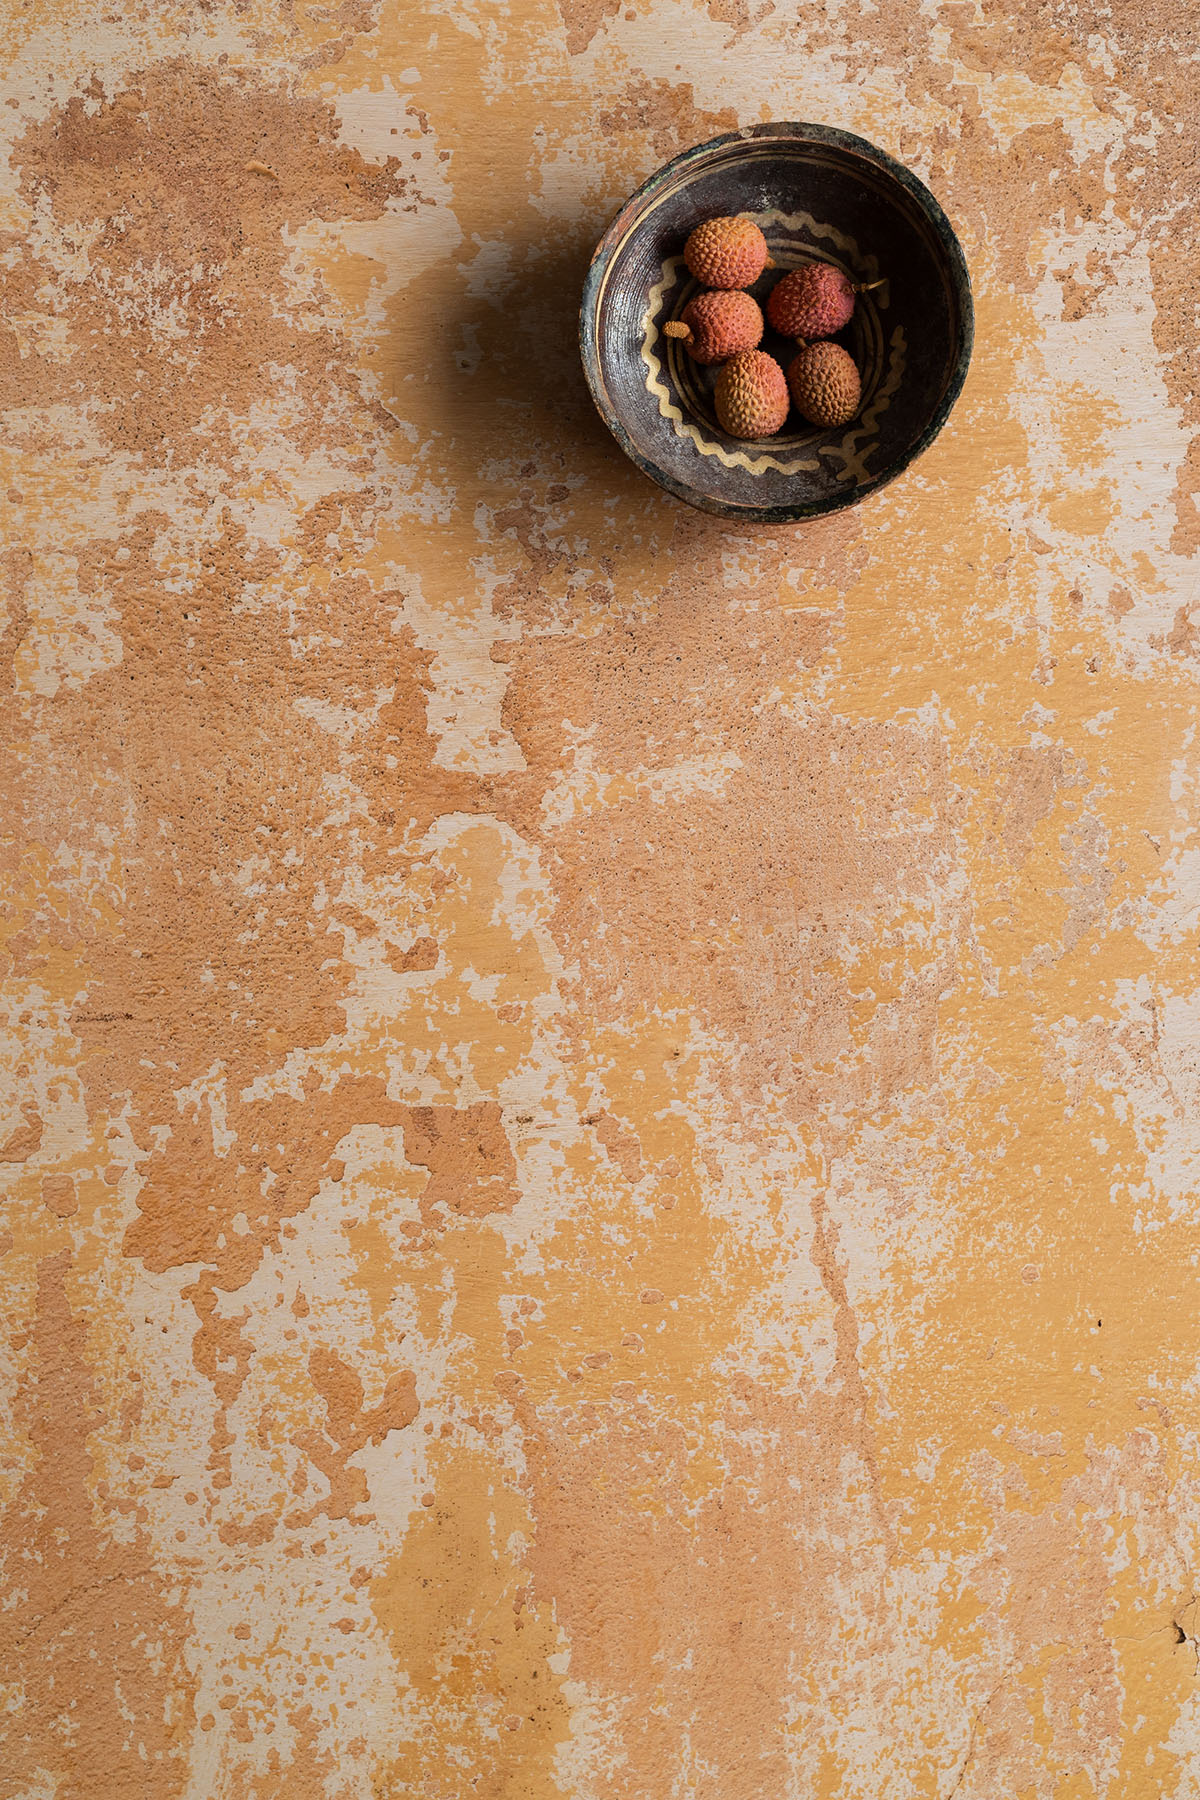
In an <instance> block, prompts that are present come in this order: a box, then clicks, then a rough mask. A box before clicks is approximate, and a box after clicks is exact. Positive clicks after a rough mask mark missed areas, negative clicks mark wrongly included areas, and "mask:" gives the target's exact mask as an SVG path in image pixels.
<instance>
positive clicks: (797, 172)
mask: <svg viewBox="0 0 1200 1800" xmlns="http://www.w3.org/2000/svg"><path fill="white" fill-rule="evenodd" d="M725 213H750V214H753V215H754V217H755V218H756V219H757V220H758V222H759V224H760V225H761V226H762V229H763V231H764V232H765V234H766V237H767V241H768V243H769V244H770V246H771V256H772V259H773V261H774V263H775V264H776V267H775V268H774V269H770V270H768V271H767V272H766V273H765V274H764V275H763V276H762V277H761V278H760V280H759V281H758V282H757V283H756V284H755V286H754V288H752V289H751V292H752V293H754V294H755V296H756V297H757V298H758V299H759V300H760V302H765V298H766V295H767V294H768V293H769V292H770V290H771V288H772V286H773V285H774V283H775V282H776V281H778V280H779V278H780V275H781V273H783V272H784V271H785V270H786V269H789V268H794V267H796V266H797V265H798V264H799V263H801V262H804V261H807V260H811V259H813V258H818V259H820V260H822V261H825V262H832V263H836V264H837V265H838V266H839V267H841V268H843V269H844V270H845V271H846V273H847V274H848V275H849V276H850V278H851V280H852V281H854V282H855V283H856V284H876V283H878V284H879V285H872V286H871V289H870V291H869V292H865V293H862V294H860V295H859V297H858V301H857V304H856V307H855V312H854V317H853V318H852V319H851V321H850V324H849V325H848V326H847V327H846V329H845V330H844V331H843V332H840V333H839V334H838V337H839V341H841V342H843V343H844V344H845V345H846V347H847V349H849V350H850V352H851V354H852V355H853V356H854V358H855V361H856V362H857V363H858V366H859V370H860V373H861V374H862V377H863V404H862V409H861V411H860V413H859V416H858V417H857V418H856V419H855V420H854V421H853V422H852V423H851V424H850V425H847V426H842V427H838V428H837V429H835V430H823V429H820V428H817V427H814V426H810V425H808V424H806V423H805V422H804V421H803V420H802V419H800V418H799V417H798V415H797V414H796V413H795V412H794V411H793V413H792V414H791V415H790V417H789V419H788V421H787V423H786V424H785V426H784V428H783V430H782V432H780V433H779V435H778V436H776V437H773V438H766V439H762V440H760V441H758V442H755V443H747V442H743V441H740V440H738V439H736V438H730V437H728V436H727V435H726V434H725V433H724V432H723V431H722V430H721V429H720V427H719V425H718V424H717V420H716V415H715V413H714V411H713V406H712V388H713V382H714V380H715V376H716V370H715V369H704V368H702V367H700V366H699V365H698V364H696V363H695V362H693V361H692V359H691V357H690V356H688V354H687V352H686V351H685V350H684V349H683V348H682V346H681V345H680V343H679V341H678V340H677V339H673V338H669V337H665V336H664V335H663V331H662V327H663V325H664V324H665V323H666V322H667V321H668V320H670V319H673V318H677V317H678V316H679V314H680V313H681V312H682V310H683V308H684V307H685V306H686V304H687V302H688V300H689V299H691V297H692V296H693V295H694V294H695V293H696V292H697V291H698V288H697V283H696V282H695V281H694V280H693V279H692V277H691V275H690V274H689V272H688V270H687V267H686V265H685V263H684V261H683V246H684V242H685V240H686V238H687V235H688V233H689V231H690V230H691V229H692V227H693V226H694V225H696V224H698V223H699V222H700V221H701V220H702V219H706V218H711V217H713V216H715V215H718V214H725ZM581 342H582V350H583V360H584V366H585V369H586V371H587V374H588V379H589V382H590V384H591V387H592V392H593V395H594V397H595V400H596V404H597V406H598V407H599V409H600V412H601V414H602V416H603V417H604V419H605V420H606V422H607V423H608V425H609V427H610V428H611V429H612V431H613V432H614V434H615V435H616V437H617V439H618V441H619V442H620V443H621V445H622V447H623V448H624V449H625V450H626V451H627V452H628V454H629V455H630V456H631V457H632V458H633V459H634V461H635V462H637V463H638V464H639V466H640V467H641V468H643V469H644V470H645V472H646V473H647V474H648V475H651V476H652V477H653V478H654V479H655V480H656V481H659V482H660V483H661V484H662V485H663V486H664V487H667V488H669V489H670V490H671V491H672V492H673V493H675V494H678V495H679V496H680V497H681V498H683V499H685V500H689V501H691V502H692V503H693V504H694V505H697V506H702V507H705V508H706V509H708V510H709V511H713V512H720V513H726V514H732V515H735V516H738V517H742V518H760V519H792V518H803V517H806V516H811V515H812V514H815V513H820V512H827V511H829V510H831V509H832V508H834V507H838V506H844V505H846V504H847V503H848V502H850V501H852V500H854V499H857V498H859V497H861V495H863V494H864V493H867V492H869V491H870V490H871V489H872V488H875V487H878V486H879V485H880V484H881V483H882V482H883V481H886V480H888V479H890V478H891V477H892V476H893V475H896V474H898V473H899V471H900V470H901V469H902V468H904V467H905V465H906V464H907V463H909V462H910V461H911V460H912V458H913V457H914V456H915V455H916V454H917V453H918V452H919V451H920V450H921V449H923V448H924V447H925V445H926V444H927V443H928V442H929V441H930V440H931V438H932V437H933V436H934V435H936V433H937V431H938V430H939V429H940V427H941V425H942V424H943V423H944V421H945V419H946V416H947V414H948V413H949V410H950V407H951V405H952V404H953V402H954V399H955V397H956V396H957V393H958V391H959V388H960V387H961V386H962V381H963V377H964V375H965V373H966V365H967V360H968V358H969V356H970V345H971V299H970V286H969V282H968V278H967V271H966V264H965V261H964V259H963V255H962V251H961V249H960V248H959V245H958V241H957V239H956V238H955V236H954V233H953V231H952V230H951V228H950V225H949V223H948V222H947V220H946V218H945V215H944V214H943V213H942V211H941V208H940V207H939V206H938V205H937V202H936V201H935V200H934V199H933V196H932V195H931V194H930V193H929V192H928V190H927V189H926V188H924V187H923V186H922V184H921V183H920V182H919V181H918V180H917V179H916V177H915V176H913V175H911V174H910V173H909V172H908V171H907V170H904V169H902V168H901V167H900V166H899V165H898V164H896V163H894V162H892V160H891V159H890V158H889V157H887V156H886V155H885V154H884V153H883V152H882V151H879V150H876V149H875V148H874V147H873V146H872V145H870V144H867V143H865V142H864V141H863V140H862V139H861V138H856V137H853V136H851V134H850V133H848V132H840V131H835V130H833V129H831V128H829V127H822V126H814V125H769V126H758V127H754V128H751V130H749V131H746V132H739V133H736V134H734V135H733V136H731V137H726V138H718V139H715V140H714V141H713V142H712V143H711V144H703V145H700V146H699V147H698V148H697V149H694V150H689V151H686V152H685V153H684V154H683V155H682V156H679V157H677V158H676V159H675V160H674V162H672V163H668V164H667V165H666V167H665V168H664V169H662V170H660V171H659V172H658V174H657V175H655V176H652V177H651V179H650V180H649V181H648V182H647V183H646V184H645V185H644V186H643V187H642V188H640V189H639V190H638V192H637V193H636V194H635V195H634V196H633V198H632V199H631V200H630V201H629V202H628V204H627V205H626V206H625V207H624V208H623V210H622V211H621V213H620V214H619V215H618V217H617V219H616V220H615V221H614V223H613V225H612V227H611V228H610V230H609V231H608V232H607V234H606V235H605V237H604V238H603V240H602V241H601V243H600V246H599V248H598V249H597V252H596V256H595V259H594V261H593V264H592V268H591V271H590V273H589V276H588V281H587V285H586V287H585V291H584V304H583V312H582V316H581ZM762 347H763V348H764V349H765V350H769V351H771V353H772V354H773V355H775V356H777V357H778V358H779V359H780V361H781V362H783V363H784V366H785V367H786V364H787V361H788V360H789V358H790V357H791V356H792V355H794V354H795V352H796V346H795V344H794V343H792V342H790V341H789V340H785V339H782V338H778V337H776V336H775V335H774V334H773V333H772V332H771V331H770V330H769V329H768V332H767V335H766V336H765V337H764V339H763V346H762Z"/></svg>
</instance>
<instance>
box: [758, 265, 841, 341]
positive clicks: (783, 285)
mask: <svg viewBox="0 0 1200 1800" xmlns="http://www.w3.org/2000/svg"><path fill="white" fill-rule="evenodd" d="M853 311H854V287H853V284H852V283H851V281H850V279H849V277H848V276H846V275H843V273H842V271H841V270H840V269H835V268H834V266H833V264H832V263H823V262H810V263H802V264H801V266H800V268H798V269H792V270H791V272H790V273H789V274H787V275H785V276H784V278H783V280H782V281H778V282H776V284H775V286H774V287H773V288H772V289H771V293H770V297H769V298H768V300H767V317H768V319H770V321H771V324H772V325H773V326H774V327H775V330H776V331H778V332H781V333H782V334H783V336H784V337H794V338H827V337H832V336H833V334H834V332H835V331H840V330H841V329H842V326H843V325H845V324H846V323H847V322H848V321H849V318H850V315H851V313H852V312H853Z"/></svg>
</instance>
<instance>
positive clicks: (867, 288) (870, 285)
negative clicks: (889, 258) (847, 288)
mask: <svg viewBox="0 0 1200 1800" xmlns="http://www.w3.org/2000/svg"><path fill="white" fill-rule="evenodd" d="M886 280H887V276H886V275H881V276H880V277H879V280H878V281H860V282H859V283H858V285H857V287H856V288H855V289H854V291H855V293H856V294H870V293H873V292H874V290H875V289H876V288H877V287H882V286H883V284H884V282H885V281H886Z"/></svg>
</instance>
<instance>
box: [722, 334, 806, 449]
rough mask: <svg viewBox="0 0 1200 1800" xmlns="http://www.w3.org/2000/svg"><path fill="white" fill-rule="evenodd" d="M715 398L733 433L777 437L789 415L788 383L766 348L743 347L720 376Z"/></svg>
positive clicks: (726, 365)
mask: <svg viewBox="0 0 1200 1800" xmlns="http://www.w3.org/2000/svg"><path fill="white" fill-rule="evenodd" d="M713 401H714V404H715V405H716V409H717V417H718V419H719V420H720V421H721V425H722V427H723V429H724V430H726V431H727V432H728V433H729V435H730V437H736V438H764V437H773V436H774V435H775V433H776V432H777V431H778V430H779V427H780V426H781V425H782V424H783V421H784V420H785V419H786V418H787V416H788V385H787V381H786V379H785V377H784V373H783V370H782V369H781V368H780V366H779V364H778V363H777V362H776V361H775V358H774V357H773V356H768V355H767V353H766V351H765V350H739V352H738V354H737V355H736V356H731V357H730V359H729V361H728V362H727V363H726V364H725V367H724V368H723V369H722V370H721V373H720V374H719V375H718V376H717V385H716V387H715V389H714V390H713Z"/></svg>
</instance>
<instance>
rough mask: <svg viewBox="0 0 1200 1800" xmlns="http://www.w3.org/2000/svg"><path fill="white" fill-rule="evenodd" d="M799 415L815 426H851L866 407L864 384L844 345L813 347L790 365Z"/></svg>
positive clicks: (827, 343)
mask: <svg viewBox="0 0 1200 1800" xmlns="http://www.w3.org/2000/svg"><path fill="white" fill-rule="evenodd" d="M787 384H788V388H789V390H790V392H791V396H792V399H793V400H794V401H795V403H796V411H797V412H798V413H802V414H803V415H804V417H805V418H806V419H807V420H808V421H809V423H810V424H812V425H848V424H849V423H850V421H851V419H853V418H854V417H855V416H856V415H857V413H858V409H859V407H860V406H861V405H862V380H861V378H860V376H859V373H858V369H857V368H856V366H855V362H854V358H853V357H852V356H851V354H850V352H849V351H848V350H843V349H842V346H841V345H840V344H831V343H829V342H828V341H825V342H822V343H819V344H809V345H808V346H807V347H806V348H805V349H803V350H801V352H800V354H799V356H794V357H793V358H792V360H791V362H790V363H789V364H788V372H787Z"/></svg>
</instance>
